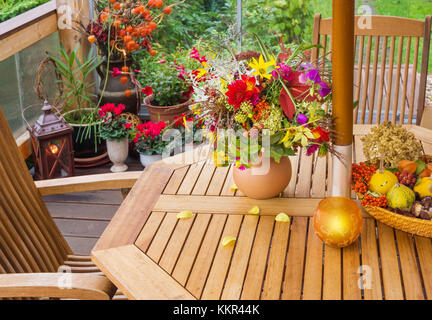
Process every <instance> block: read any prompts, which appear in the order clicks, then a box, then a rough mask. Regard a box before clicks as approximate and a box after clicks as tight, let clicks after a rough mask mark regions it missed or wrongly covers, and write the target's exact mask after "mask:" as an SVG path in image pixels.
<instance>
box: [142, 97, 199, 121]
mask: <svg viewBox="0 0 432 320" xmlns="http://www.w3.org/2000/svg"><path fill="white" fill-rule="evenodd" d="M152 100H153V95H150V96H148V97H146V98H145V99H144V105H145V106H146V107H147V110H148V112H149V114H150V121H152V122H157V121H165V122H167V121H169V122H170V123H173V122H174V118H175V117H178V116H180V115H181V114H182V113H185V112H187V111H189V106H190V105H191V104H192V101H191V100H189V101H186V102H184V103H181V104H177V105H174V106H153V105H152V104H151V101H152Z"/></svg>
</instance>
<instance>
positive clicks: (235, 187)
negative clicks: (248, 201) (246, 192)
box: [230, 184, 238, 192]
mask: <svg viewBox="0 0 432 320" xmlns="http://www.w3.org/2000/svg"><path fill="white" fill-rule="evenodd" d="M230 190H231V191H232V192H234V191H237V190H238V187H237V186H236V185H235V184H233V185H232V186H231V187H230Z"/></svg>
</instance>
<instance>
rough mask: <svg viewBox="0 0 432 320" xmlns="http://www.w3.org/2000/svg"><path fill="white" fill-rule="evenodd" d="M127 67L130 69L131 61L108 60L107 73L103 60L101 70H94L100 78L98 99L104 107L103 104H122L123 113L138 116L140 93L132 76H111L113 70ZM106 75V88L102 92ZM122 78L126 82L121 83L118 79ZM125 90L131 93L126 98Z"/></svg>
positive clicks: (105, 63)
mask: <svg viewBox="0 0 432 320" xmlns="http://www.w3.org/2000/svg"><path fill="white" fill-rule="evenodd" d="M125 65H126V66H127V67H129V70H130V69H131V65H132V60H131V59H126V61H124V60H110V62H109V72H107V59H106V57H105V58H104V62H103V63H102V68H101V67H98V68H97V69H96V70H97V72H98V74H99V77H100V86H99V88H98V89H97V96H98V99H100V97H101V95H102V99H101V103H100V105H104V104H105V103H114V104H123V105H124V106H125V110H124V112H130V113H133V114H138V112H139V109H140V106H141V91H140V90H139V89H138V86H137V84H138V82H137V80H136V79H135V77H134V76H133V74H130V73H129V74H124V75H118V76H115V77H114V76H113V74H112V72H113V69H114V68H118V69H119V70H121V68H122V67H123V66H125ZM106 75H108V79H107V80H106V81H107V83H106V87H105V90H103V88H104V85H105V77H106ZM122 76H126V77H127V81H126V82H125V83H122V82H121V81H120V78H121V77H122ZM126 90H130V91H131V95H130V96H129V97H128V96H126V92H125V91H126Z"/></svg>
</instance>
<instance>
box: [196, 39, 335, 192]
mask: <svg viewBox="0 0 432 320" xmlns="http://www.w3.org/2000/svg"><path fill="white" fill-rule="evenodd" d="M257 40H258V43H259V44H260V48H261V52H260V53H257V52H254V51H249V52H245V53H242V54H240V55H237V56H236V55H235V54H234V53H233V52H232V51H230V50H228V52H229V53H230V55H228V56H224V55H222V54H220V53H219V54H213V55H212V54H209V55H206V56H205V57H206V59H205V63H202V72H200V73H199V74H198V75H197V76H196V77H195V78H193V79H192V81H193V83H194V88H193V89H194V92H195V96H196V100H198V101H206V102H205V103H201V104H200V105H199V106H198V107H197V108H199V110H200V114H201V115H202V117H203V119H204V120H205V127H206V129H207V131H208V134H209V136H210V138H212V139H213V141H214V147H215V151H214V153H213V155H214V160H215V163H216V165H217V166H221V165H228V164H229V163H234V165H235V167H236V170H234V180H235V181H236V183H237V185H238V187H239V188H240V189H242V188H241V186H240V185H239V183H240V180H241V179H240V178H239V177H240V176H241V175H244V173H243V174H242V173H239V171H249V170H246V169H250V168H253V167H254V166H255V165H260V163H262V161H263V160H264V159H267V160H270V163H271V164H272V165H273V164H279V163H283V162H285V163H287V162H288V165H287V166H286V167H285V169H284V170H282V171H286V172H290V171H291V170H290V165H289V160H288V159H289V158H288V157H287V156H293V155H295V154H296V153H297V152H298V150H299V149H300V148H303V149H304V150H306V155H307V156H311V155H313V154H314V153H315V152H318V155H319V156H325V155H326V154H327V152H328V151H329V150H330V147H331V146H330V132H331V129H332V123H333V121H332V117H331V114H330V109H331V94H330V93H331V82H330V74H329V73H328V72H326V71H325V70H324V69H320V68H318V67H317V66H315V65H314V64H312V63H311V62H310V61H309V59H308V51H307V50H308V49H310V48H311V47H310V46H309V47H308V46H304V45H291V46H290V48H289V49H288V50H287V49H285V46H284V45H283V44H282V42H281V50H280V52H279V53H278V54H277V55H276V54H272V53H271V52H270V51H269V50H268V49H267V48H266V47H265V46H264V45H262V43H261V41H260V39H259V38H258V37H257ZM217 51H219V52H220V50H216V52H217ZM201 77H205V80H204V81H202V80H201ZM227 129H228V131H230V132H231V133H228V134H227ZM275 166H276V165H275ZM270 173H271V172H270ZM247 174H248V175H250V174H249V173H247ZM270 176H271V174H270ZM276 176H281V175H276ZM282 176H283V174H282ZM236 177H237V178H236ZM249 178H250V177H248V179H249ZM289 178H290V175H289V177H288V178H287V179H285V180H283V181H281V182H280V186H279V188H277V190H275V191H274V192H272V193H271V194H268V195H267V196H266V197H272V196H275V195H277V194H278V193H280V192H281V191H282V190H283V188H285V187H286V185H287V184H288V182H289ZM276 180H278V179H276ZM276 180H275V179H274V178H272V179H271V181H270V182H269V183H270V184H275V181H276ZM279 180H280V179H279ZM241 184H243V185H251V184H250V183H241ZM280 188H282V190H279V189H280ZM242 191H244V193H246V195H248V192H247V190H242ZM249 194H255V196H252V197H257V196H256V193H254V192H249Z"/></svg>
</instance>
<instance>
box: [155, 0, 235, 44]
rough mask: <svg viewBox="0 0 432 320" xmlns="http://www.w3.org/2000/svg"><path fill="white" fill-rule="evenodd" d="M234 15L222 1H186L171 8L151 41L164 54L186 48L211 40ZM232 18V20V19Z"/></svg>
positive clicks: (225, 2) (224, 0) (223, 29)
mask: <svg viewBox="0 0 432 320" xmlns="http://www.w3.org/2000/svg"><path fill="white" fill-rule="evenodd" d="M233 12H235V8H234V11H233V10H232V9H231V7H230V3H229V1H226V0H187V1H185V2H184V3H182V4H181V5H179V6H176V7H174V8H173V10H172V12H171V14H170V15H169V17H167V18H166V19H164V20H163V22H162V24H161V25H160V26H159V27H158V29H157V32H155V34H154V42H156V43H158V44H159V46H160V47H161V48H162V49H163V50H164V51H165V52H172V51H174V50H176V48H177V47H178V46H179V45H181V46H182V47H186V48H190V47H192V45H193V44H194V43H195V41H196V40H197V39H198V38H202V39H206V40H208V39H211V38H212V37H213V36H214V35H215V34H218V33H223V32H225V31H226V28H227V27H226V26H227V24H229V23H231V22H232V19H233V17H234V15H233V14H232V13H233ZM234 19H235V17H234Z"/></svg>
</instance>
